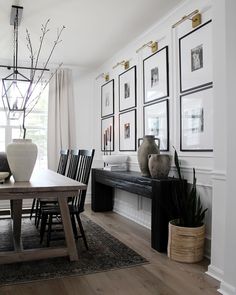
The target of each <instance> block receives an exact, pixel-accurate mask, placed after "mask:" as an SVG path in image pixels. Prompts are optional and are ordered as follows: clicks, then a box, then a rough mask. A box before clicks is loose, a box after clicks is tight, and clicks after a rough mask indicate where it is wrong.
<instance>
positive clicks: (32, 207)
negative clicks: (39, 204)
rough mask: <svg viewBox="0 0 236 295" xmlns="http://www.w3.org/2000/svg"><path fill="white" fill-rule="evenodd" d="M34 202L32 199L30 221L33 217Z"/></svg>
mask: <svg viewBox="0 0 236 295" xmlns="http://www.w3.org/2000/svg"><path fill="white" fill-rule="evenodd" d="M35 202H36V199H35V198H34V199H33V202H32V206H31V211H30V219H31V218H32V216H33V212H34V206H35Z"/></svg>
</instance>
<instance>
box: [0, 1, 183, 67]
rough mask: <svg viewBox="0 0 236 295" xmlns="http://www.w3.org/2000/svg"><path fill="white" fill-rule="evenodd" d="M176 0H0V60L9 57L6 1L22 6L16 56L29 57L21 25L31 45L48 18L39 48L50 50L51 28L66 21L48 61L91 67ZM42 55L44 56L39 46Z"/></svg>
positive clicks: (10, 43) (53, 33)
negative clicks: (50, 59)
mask: <svg viewBox="0 0 236 295" xmlns="http://www.w3.org/2000/svg"><path fill="white" fill-rule="evenodd" d="M180 2H181V0H38V1H36V0H20V1H17V0H15V1H14V0H12V2H11V1H6V0H0V59H1V60H7V59H8V60H9V59H10V60H11V59H12V52H13V27H12V26H10V11H11V5H12V4H14V5H20V6H23V7H24V10H23V19H22V23H21V25H20V27H19V59H21V60H28V56H29V53H28V51H27V50H26V46H25V44H26V41H25V36H26V35H25V30H26V28H27V29H28V30H29V31H30V34H31V39H32V42H33V45H34V47H35V49H37V44H38V40H39V35H40V28H41V25H42V24H44V23H45V22H46V20H47V19H48V18H50V25H49V27H50V32H49V34H48V38H47V40H46V42H45V46H44V48H45V51H46V50H47V51H49V50H50V48H51V46H52V44H53V41H54V38H56V32H57V29H58V28H60V27H61V26H62V25H65V26H66V29H65V30H64V31H63V35H62V42H61V43H60V44H59V45H58V47H57V48H56V50H55V52H54V54H53V59H52V62H55V63H58V62H61V61H62V62H63V63H64V64H67V65H74V66H81V67H97V66H99V65H100V64H102V63H103V62H104V61H105V60H106V59H108V58H110V57H111V56H112V55H114V54H115V53H116V52H117V51H118V50H120V49H121V48H122V47H124V46H125V45H126V44H127V43H128V42H130V41H131V40H132V39H134V38H136V37H137V36H139V35H140V34H141V33H143V32H144V31H145V30H147V29H148V28H149V27H150V26H151V25H153V24H154V23H155V22H157V21H158V20H159V19H160V18H162V17H163V16H164V15H165V14H167V13H168V11H170V10H171V9H173V7H174V6H176V5H177V4H179V3H180ZM42 55H45V52H44V51H43V52H42ZM44 58H45V56H44Z"/></svg>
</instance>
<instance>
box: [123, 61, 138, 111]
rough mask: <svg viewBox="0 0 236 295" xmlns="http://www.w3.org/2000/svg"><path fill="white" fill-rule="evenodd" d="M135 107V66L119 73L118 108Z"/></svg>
mask: <svg viewBox="0 0 236 295" xmlns="http://www.w3.org/2000/svg"><path fill="white" fill-rule="evenodd" d="M133 107H136V66H134V67H132V68H130V69H128V70H127V71H125V72H123V73H122V74H120V75H119V110H120V112H121V111H124V110H128V109H131V108H133Z"/></svg>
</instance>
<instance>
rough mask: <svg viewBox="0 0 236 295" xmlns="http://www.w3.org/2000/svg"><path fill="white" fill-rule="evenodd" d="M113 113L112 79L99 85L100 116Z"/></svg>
mask: <svg viewBox="0 0 236 295" xmlns="http://www.w3.org/2000/svg"><path fill="white" fill-rule="evenodd" d="M113 114H114V79H113V80H111V81H109V82H107V83H106V84H104V85H102V87H101V116H102V117H106V116H110V115H113Z"/></svg>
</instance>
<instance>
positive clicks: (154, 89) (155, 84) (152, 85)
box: [143, 46, 169, 103]
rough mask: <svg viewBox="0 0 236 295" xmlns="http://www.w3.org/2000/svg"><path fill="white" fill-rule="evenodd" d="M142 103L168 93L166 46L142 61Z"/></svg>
mask: <svg viewBox="0 0 236 295" xmlns="http://www.w3.org/2000/svg"><path fill="white" fill-rule="evenodd" d="M143 90H144V103H148V102H150V101H153V100H157V99H160V98H164V97H167V96H168V95H169V70H168V46H166V47H164V48H162V49H160V50H158V51H157V52H156V53H154V54H152V55H151V56H149V57H148V58H146V59H144V61H143Z"/></svg>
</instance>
